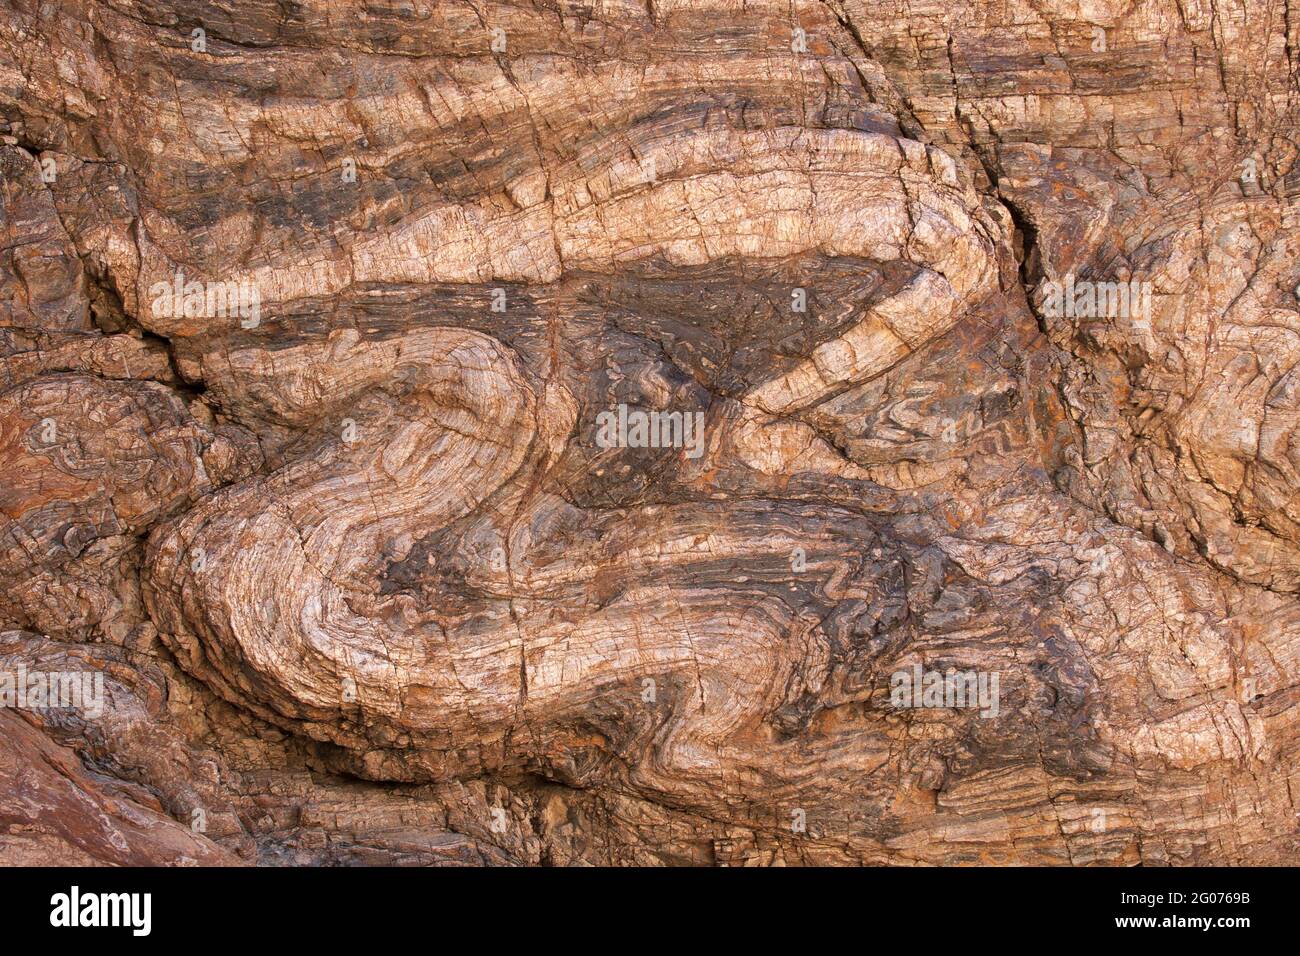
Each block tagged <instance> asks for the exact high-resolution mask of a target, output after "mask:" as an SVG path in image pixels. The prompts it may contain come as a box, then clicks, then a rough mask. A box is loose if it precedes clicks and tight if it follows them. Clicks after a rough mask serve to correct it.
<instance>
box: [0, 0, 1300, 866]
mask: <svg viewBox="0 0 1300 956" xmlns="http://www.w3.org/2000/svg"><path fill="white" fill-rule="evenodd" d="M0 2H3V5H4V6H5V16H4V18H3V19H2V20H0V116H2V117H3V119H4V122H5V124H6V125H5V130H4V132H5V133H6V134H7V136H6V139H5V144H4V145H0V171H2V172H3V175H4V181H3V194H2V195H0V237H3V239H4V241H3V242H2V243H0V284H3V286H4V292H5V299H6V304H5V306H4V308H3V311H0V326H2V327H0V362H3V367H2V370H0V389H3V391H2V392H0V515H2V517H0V563H2V566H3V567H4V569H5V570H6V572H7V574H8V576H9V579H10V582H11V583H10V587H9V588H8V589H7V591H6V593H5V594H4V595H3V596H0V626H3V627H4V629H5V633H4V634H3V636H0V665H3V666H2V667H0V672H3V673H10V672H12V673H14V674H17V673H18V672H19V671H20V670H21V671H22V673H23V675H24V677H23V680H24V681H26V680H27V675H28V674H29V673H31V672H49V673H58V674H92V673H93V674H98V675H101V677H102V678H103V679H102V686H103V687H104V688H105V690H104V692H103V699H102V700H100V701H99V706H96V707H86V706H85V705H84V702H83V706H82V707H81V711H77V709H76V708H68V707H59V706H28V705H24V703H23V702H21V701H17V700H15V704H16V706H15V708H14V709H15V712H14V713H8V714H6V713H4V712H2V711H0V718H3V719H4V720H6V721H8V724H7V726H12V727H13V728H15V732H14V734H12V735H6V736H5V738H4V742H3V743H0V775H3V774H4V773H6V772H8V773H12V771H11V770H6V768H9V767H12V766H16V765H17V762H20V761H24V760H27V759H34V758H31V757H30V756H27V755H32V754H38V755H40V758H39V759H40V760H41V761H42V762H43V764H44V765H47V766H49V767H62V766H68V765H70V762H71V763H76V761H77V760H78V759H79V760H80V761H84V763H85V766H86V767H88V768H90V769H91V770H93V771H94V776H91V775H85V776H84V777H83V776H79V775H78V774H76V773H72V772H68V773H67V774H66V775H65V779H63V780H60V781H55V780H54V779H53V778H52V777H51V779H49V780H48V781H45V782H42V781H43V780H45V778H42V777H29V778H23V783H22V785H23V786H24V787H27V788H29V789H34V790H35V791H39V792H36V793H33V794H31V795H28V796H26V797H24V798H23V802H22V808H23V809H22V810H21V812H18V811H16V810H14V809H12V808H9V807H7V806H0V819H3V820H4V829H0V859H2V860H6V861H9V862H31V861H33V860H36V859H41V858H42V855H43V854H45V855H47V856H48V858H49V859H51V860H68V861H78V862H81V861H88V860H95V861H100V862H107V863H123V862H147V861H156V862H166V863H182V862H193V863H205V862H223V861H228V860H231V859H243V860H247V861H250V862H262V863H335V862H345V863H369V862H387V863H392V862H397V863H426V864H447V863H458V864H498V863H519V862H528V863H535V862H548V863H572V862H590V863H602V864H611V863H670V864H696V863H728V864H729V863H860V862H866V863H969V862H997V863H1057V864H1070V863H1072V864H1090V863H1109V864H1127V863H1137V862H1143V863H1169V864H1179V863H1192V862H1215V863H1265V862H1284V861H1287V860H1288V859H1289V858H1290V857H1291V856H1292V855H1293V854H1294V852H1295V850H1296V848H1297V843H1298V842H1300V833H1298V828H1297V820H1300V807H1297V806H1296V803H1295V798H1294V796H1293V794H1294V793H1297V792H1300V788H1298V787H1297V785H1300V780H1297V779H1295V778H1296V775H1297V762H1296V755H1297V745H1298V744H1300V721H1298V720H1297V717H1296V711H1295V707H1296V704H1297V702H1300V659H1298V658H1300V598H1298V597H1297V591H1300V504H1297V500H1298V499H1297V498H1296V488H1297V480H1296V479H1297V477H1298V474H1297V473H1298V472H1300V461H1298V460H1293V459H1295V453H1294V452H1293V450H1292V441H1291V435H1292V433H1293V431H1294V429H1295V424H1296V421H1297V415H1298V412H1297V409H1300V405H1297V402H1298V401H1300V398H1298V397H1297V389H1296V388H1294V387H1293V385H1292V383H1291V377H1292V366H1293V365H1294V364H1295V363H1294V361H1293V360H1292V359H1291V355H1292V354H1293V353H1294V354H1296V355H1300V340H1298V339H1297V336H1300V298H1298V297H1300V259H1298V258H1297V255H1296V254H1297V252H1300V164H1298V163H1297V159H1300V148H1298V147H1297V145H1296V143H1295V130H1296V128H1297V119H1298V118H1300V117H1298V116H1297V110H1296V107H1297V99H1300V89H1297V85H1296V76H1297V75H1298V74H1300V59H1298V57H1300V52H1298V51H1300V45H1297V42H1296V41H1297V40H1298V39H1300V11H1296V12H1292V11H1290V10H1285V9H1283V10H1279V9H1275V8H1274V7H1269V6H1267V5H1264V4H1262V3H1256V2H1254V0H1250V2H1247V3H1244V4H1240V5H1238V6H1235V7H1231V8H1228V7H1224V6H1223V5H1222V4H1218V5H1217V6H1216V7H1215V8H1212V9H1209V10H1204V9H1201V8H1198V7H1195V6H1193V7H1187V6H1186V5H1179V4H1176V3H1175V2H1174V0H1169V2H1165V0H1155V2H1152V3H1145V4H1139V5H1136V6H1131V5H1119V4H1094V5H1091V6H1088V5H1085V6H1084V7H1077V6H1074V5H1061V4H1052V3H1049V4H1046V5H1044V4H1026V3H1021V2H1019V0H1016V2H1012V3H1010V4H1009V5H1008V4H996V5H993V4H990V5H985V4H968V3H958V4H957V5H955V6H954V5H952V4H948V5H944V6H938V7H935V6H925V5H921V6H916V5H910V6H904V7H899V8H895V7H893V6H890V5H886V4H877V3H861V2H852V0H843V2H840V0H824V2H813V3H807V4H804V3H797V4H795V5H794V6H791V5H789V4H785V3H783V4H776V3H765V2H758V3H755V2H746V3H743V4H742V3H735V2H730V0H684V2H673V3H664V2H655V3H653V4H647V5H640V4H633V3H622V2H617V3H606V4H600V5H597V6H595V7H593V6H591V5H589V4H579V3H567V2H561V3H559V4H552V3H538V4H532V3H524V4H521V5H509V6H507V5H495V4H478V5H475V4H468V3H457V2H449V3H438V4H429V5H420V4H414V5H398V6H387V7H386V6H381V5H375V4H352V3H347V2H338V0H313V2H309V3H301V4H293V5H288V6H286V5H283V4H273V3H262V2H254V3H249V4H241V5H239V7H238V9H228V8H227V7H225V6H221V5H211V4H207V3H204V2H196V3H190V2H174V0H168V2H163V3H154V2H149V3H143V2H133V0H112V2H91V0H68V2H66V3H64V4H62V5H61V6H58V7H57V8H56V7H55V6H53V5H50V4H45V3H38V2H26V0H0ZM1288 18H1289V19H1288ZM78 686H80V685H78ZM85 686H86V687H88V688H89V687H92V686H96V685H93V683H87V684H86V685H85ZM913 689H914V690H915V693H913V692H912V691H913ZM0 690H3V687H2V686H0ZM27 704H30V701H29V702H27ZM102 780H111V781H117V782H118V785H119V786H120V788H121V793H120V794H119V793H116V792H110V790H111V788H110V789H109V790H104V792H102V793H101V792H99V789H100V788H103V787H106V786H108V785H107V784H104V783H103V782H100V781H102ZM68 788H79V792H81V793H82V795H81V796H79V797H78V798H77V799H78V800H79V801H80V803H81V804H82V805H92V804H93V805H95V806H97V807H99V808H100V810H99V811H97V812H98V813H99V816H98V817H96V821H95V824H94V826H90V825H88V824H86V823H84V821H80V820H78V819H76V812H75V811H74V810H72V809H71V807H72V806H73V804H74V802H75V801H73V800H72V798H71V797H69V796H68V795H67V794H65V793H64V791H65V790H67V789H68ZM115 819H116V820H118V821H119V822H118V823H114V820H115ZM173 824H174V826H173Z"/></svg>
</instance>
